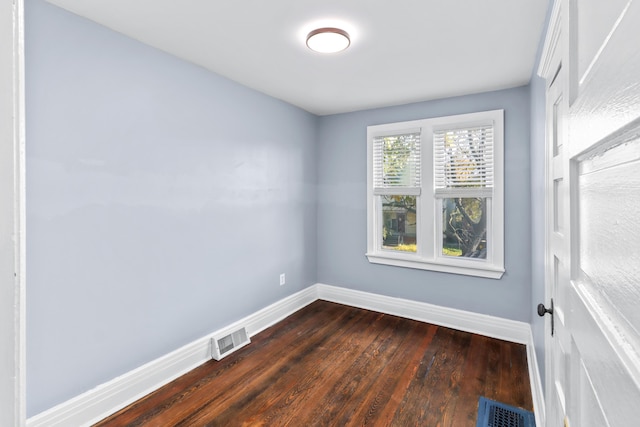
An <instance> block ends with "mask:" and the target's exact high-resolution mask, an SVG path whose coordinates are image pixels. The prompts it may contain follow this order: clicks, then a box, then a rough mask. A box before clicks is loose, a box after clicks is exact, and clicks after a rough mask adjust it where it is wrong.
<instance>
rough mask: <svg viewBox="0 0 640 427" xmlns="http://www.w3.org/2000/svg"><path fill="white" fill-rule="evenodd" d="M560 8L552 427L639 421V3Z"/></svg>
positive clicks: (552, 147)
mask: <svg viewBox="0 0 640 427" xmlns="http://www.w3.org/2000/svg"><path fill="white" fill-rule="evenodd" d="M560 16H561V18H560V20H559V21H558V22H560V30H559V31H558V32H557V34H559V35H560V38H559V40H560V41H559V46H560V47H559V48H558V50H557V56H553V55H550V57H553V58H555V60H550V61H549V64H550V65H549V66H548V67H547V69H548V72H547V75H546V77H547V81H548V89H547V129H548V131H547V145H548V147H547V196H546V198H547V226H546V228H547V232H546V234H547V240H546V242H547V245H546V246H547V255H546V257H547V259H546V282H547V285H546V294H547V301H545V305H546V306H547V308H550V307H549V306H550V301H551V298H553V302H554V304H553V305H554V308H553V321H554V334H553V336H552V335H551V330H550V329H551V316H549V315H547V316H546V317H547V319H548V320H547V341H546V351H547V355H546V358H545V360H546V367H547V368H546V371H547V375H546V381H545V400H546V409H547V410H546V425H547V426H549V427H552V426H553V427H557V426H563V425H568V426H572V427H588V426H598V427H602V426H612V427H613V426H620V427H622V426H640V0H607V1H606V2H605V1H602V0H562V2H561V7H560ZM556 65H557V67H556ZM558 69H559V70H560V72H559V73H558V74H556V73H555V71H556V70H558ZM554 77H555V78H554Z"/></svg>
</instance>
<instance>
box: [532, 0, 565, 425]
mask: <svg viewBox="0 0 640 427" xmlns="http://www.w3.org/2000/svg"><path fill="white" fill-rule="evenodd" d="M563 6H565V5H564V4H563V1H562V0H554V2H553V5H552V9H551V14H550V16H549V23H548V25H547V28H546V35H545V40H544V45H543V48H542V54H541V57H540V62H539V64H538V70H537V73H536V74H537V75H538V76H539V77H541V78H543V79H544V80H545V82H544V88H545V99H544V105H545V124H544V135H545V142H544V144H545V147H544V301H543V303H544V304H545V305H546V306H547V307H549V306H550V299H551V298H552V296H553V290H552V280H553V277H552V276H553V274H552V270H553V266H552V265H550V261H549V260H550V259H551V242H550V237H551V234H552V233H553V226H554V222H553V221H554V219H553V203H552V202H553V201H552V198H553V188H552V187H551V185H550V182H551V181H552V180H551V179H550V175H551V161H552V155H551V152H552V149H553V147H551V144H552V143H553V141H550V138H549V132H550V129H549V126H550V125H552V124H551V123H549V120H548V116H549V111H548V108H549V94H550V93H549V92H550V89H551V86H552V84H554V83H556V84H560V85H565V84H566V80H567V72H568V70H567V69H568V68H569V62H570V61H568V60H565V59H566V51H565V45H566V41H565V39H564V38H563V37H565V36H564V35H563V33H562V29H563V28H564V29H565V31H566V28H567V27H568V25H567V24H568V22H566V21H565V19H566V15H567V14H566V12H565V13H563V10H562V9H563ZM563 15H564V16H563ZM556 79H561V80H560V81H558V82H556ZM563 79H564V81H562V80H563ZM561 90H562V91H563V92H565V96H567V95H568V94H567V92H569V91H568V90H567V88H566V87H563V88H561ZM544 323H545V324H544V367H545V378H544V380H545V381H544V400H543V402H544V406H543V407H542V408H539V410H540V412H541V414H540V415H541V416H540V418H541V421H542V422H541V423H540V424H541V425H542V426H545V425H547V421H548V420H547V418H548V416H549V410H550V408H548V407H547V404H548V402H547V398H548V397H549V396H550V395H551V391H552V390H551V388H552V384H553V378H551V377H552V372H551V369H550V368H551V364H552V363H553V360H552V358H553V355H552V354H551V346H552V345H553V344H552V342H551V339H552V337H551V325H550V323H551V322H550V320H549V316H545V319H544Z"/></svg>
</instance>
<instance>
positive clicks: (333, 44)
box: [307, 27, 351, 53]
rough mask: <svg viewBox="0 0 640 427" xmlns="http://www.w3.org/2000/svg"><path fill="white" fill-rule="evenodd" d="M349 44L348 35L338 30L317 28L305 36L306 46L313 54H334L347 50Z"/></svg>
mask: <svg viewBox="0 0 640 427" xmlns="http://www.w3.org/2000/svg"><path fill="white" fill-rule="evenodd" d="M349 44H351V40H350V39H349V34H347V32H346V31H344V30H341V29H340V28H331V27H325V28H318V29H317V30H313V31H311V32H310V33H309V35H307V46H308V47H309V49H311V50H313V51H315V52H320V53H336V52H340V51H342V50H345V49H346V48H348V47H349Z"/></svg>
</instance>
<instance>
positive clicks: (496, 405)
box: [476, 397, 536, 427]
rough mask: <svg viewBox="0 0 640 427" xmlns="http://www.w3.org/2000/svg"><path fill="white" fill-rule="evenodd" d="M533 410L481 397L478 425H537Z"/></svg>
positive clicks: (518, 426)
mask: <svg viewBox="0 0 640 427" xmlns="http://www.w3.org/2000/svg"><path fill="white" fill-rule="evenodd" d="M535 426H536V420H535V417H534V416H533V412H529V411H525V410H524V409H520V408H516V407H515V406H509V405H505V404H504V403H500V402H496V401H495V400H490V399H487V398H486V397H481V398H480V401H479V402H478V421H477V423H476V427H535Z"/></svg>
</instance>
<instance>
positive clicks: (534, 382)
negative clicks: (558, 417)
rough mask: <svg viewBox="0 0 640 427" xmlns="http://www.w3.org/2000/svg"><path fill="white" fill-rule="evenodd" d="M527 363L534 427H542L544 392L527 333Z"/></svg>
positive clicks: (530, 336) (531, 341) (543, 419)
mask: <svg viewBox="0 0 640 427" xmlns="http://www.w3.org/2000/svg"><path fill="white" fill-rule="evenodd" d="M527 361H528V362H529V382H530V383H531V397H532V398H533V409H534V411H533V412H534V414H535V416H536V425H537V426H544V425H546V424H545V418H546V409H545V403H544V390H543V388H542V381H541V380H540V367H539V366H538V357H537V356H536V348H535V345H534V344H533V334H532V333H529V342H528V343H527Z"/></svg>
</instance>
